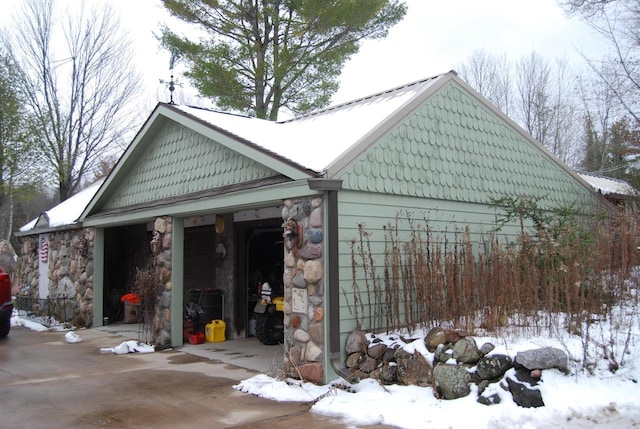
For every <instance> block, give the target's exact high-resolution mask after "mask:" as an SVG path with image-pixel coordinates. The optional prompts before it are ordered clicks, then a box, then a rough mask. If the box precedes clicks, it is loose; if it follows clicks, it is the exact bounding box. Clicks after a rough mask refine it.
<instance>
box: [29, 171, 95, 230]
mask: <svg viewBox="0 0 640 429" xmlns="http://www.w3.org/2000/svg"><path fill="white" fill-rule="evenodd" d="M103 182H104V179H100V180H98V181H96V182H95V183H93V184H92V185H90V186H88V187H86V188H85V189H83V190H82V191H80V192H78V193H77V194H75V195H73V196H72V197H71V198H69V199H67V200H65V201H63V202H61V203H60V204H58V205H57V206H55V207H53V208H52V209H50V210H47V211H44V212H42V213H41V214H40V216H38V217H37V218H35V219H33V220H32V221H31V222H29V223H28V224H26V225H24V226H23V227H21V228H20V231H21V232H24V231H30V230H32V229H34V228H35V227H36V224H37V223H38V221H39V220H40V219H41V218H43V216H44V215H46V216H47V217H48V219H49V224H48V227H49V228H55V227H58V226H65V225H73V224H75V223H76V221H77V220H78V218H79V217H80V215H81V214H82V211H83V210H84V209H85V207H86V206H87V204H89V201H91V199H92V198H93V196H94V195H95V194H96V192H98V189H100V185H102V183H103Z"/></svg>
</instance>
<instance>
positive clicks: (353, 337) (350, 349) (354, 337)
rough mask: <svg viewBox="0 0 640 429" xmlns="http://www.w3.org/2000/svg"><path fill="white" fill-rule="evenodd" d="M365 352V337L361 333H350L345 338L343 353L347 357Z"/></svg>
mask: <svg viewBox="0 0 640 429" xmlns="http://www.w3.org/2000/svg"><path fill="white" fill-rule="evenodd" d="M366 350H367V337H366V336H365V334H364V332H362V331H352V332H351V333H350V334H349V336H348V337H347V344H346V345H345V348H344V351H345V353H346V354H347V355H350V354H351V353H356V352H364V351H366Z"/></svg>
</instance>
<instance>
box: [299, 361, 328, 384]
mask: <svg viewBox="0 0 640 429" xmlns="http://www.w3.org/2000/svg"><path fill="white" fill-rule="evenodd" d="M298 372H299V374H300V377H301V378H302V380H305V381H310V382H312V383H315V384H322V383H323V381H324V380H323V377H324V369H323V367H322V364H319V363H308V364H304V365H300V366H299V367H298Z"/></svg>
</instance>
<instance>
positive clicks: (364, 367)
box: [358, 356, 378, 374]
mask: <svg viewBox="0 0 640 429" xmlns="http://www.w3.org/2000/svg"><path fill="white" fill-rule="evenodd" d="M377 367H378V361H376V360H375V359H374V358H372V357H369V356H366V357H365V358H364V360H363V361H362V362H361V363H360V367H359V368H358V369H359V370H360V371H362V372H364V373H366V374H368V373H370V372H371V371H373V370H374V369H376V368H377Z"/></svg>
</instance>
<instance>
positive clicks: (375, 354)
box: [367, 343, 388, 359]
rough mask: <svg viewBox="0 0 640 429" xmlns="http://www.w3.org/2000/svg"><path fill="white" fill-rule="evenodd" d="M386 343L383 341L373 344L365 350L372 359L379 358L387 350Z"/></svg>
mask: <svg viewBox="0 0 640 429" xmlns="http://www.w3.org/2000/svg"><path fill="white" fill-rule="evenodd" d="M387 348H388V347H387V345H386V344H383V343H379V344H375V345H373V346H371V347H369V349H368V350H367V354H368V355H369V356H371V357H372V358H374V359H380V358H382V356H383V355H384V353H385V352H386V351H387Z"/></svg>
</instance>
